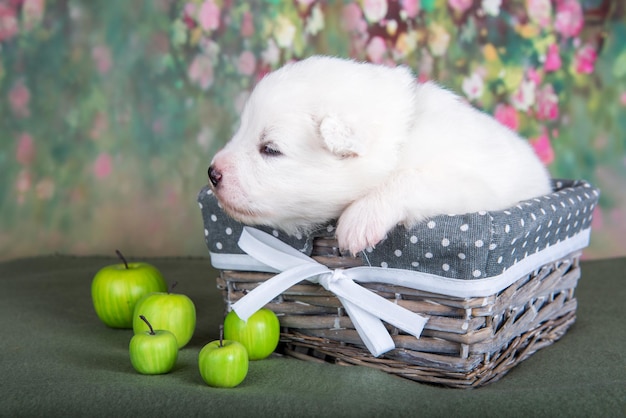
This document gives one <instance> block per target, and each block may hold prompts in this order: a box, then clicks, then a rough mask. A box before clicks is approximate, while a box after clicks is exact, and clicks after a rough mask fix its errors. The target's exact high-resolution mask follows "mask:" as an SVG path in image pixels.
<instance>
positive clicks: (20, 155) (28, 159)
mask: <svg viewBox="0 0 626 418" xmlns="http://www.w3.org/2000/svg"><path fill="white" fill-rule="evenodd" d="M15 159H16V160H17V162H18V163H20V164H22V165H30V164H31V163H32V162H33V160H34V159H35V142H34V141H33V137H32V136H30V134H28V133H23V134H21V135H20V136H19V138H18V139H17V148H16V150H15Z"/></svg>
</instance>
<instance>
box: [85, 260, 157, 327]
mask: <svg viewBox="0 0 626 418" xmlns="http://www.w3.org/2000/svg"><path fill="white" fill-rule="evenodd" d="M115 252H116V253H117V255H118V256H119V257H120V258H121V259H122V261H123V263H122V264H115V265H111V266H106V267H103V268H102V269H100V270H99V271H98V272H97V273H96V275H95V276H94V278H93V281H92V282H91V299H92V301H93V307H94V309H95V310H96V314H97V315H98V318H100V320H101V321H102V322H104V323H105V324H107V325H108V326H110V327H112V328H132V326H133V311H134V309H135V304H136V303H137V301H138V300H139V299H140V298H141V297H143V296H145V295H146V294H148V293H152V292H164V291H166V290H167V283H165V280H164V279H163V276H162V275H161V273H160V272H159V270H157V268H156V267H154V266H152V265H150V264H148V263H128V262H127V261H126V259H125V258H124V256H123V255H122V253H120V252H119V251H117V250H116V251H115Z"/></svg>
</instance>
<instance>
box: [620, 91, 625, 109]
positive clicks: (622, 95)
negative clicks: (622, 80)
mask: <svg viewBox="0 0 626 418" xmlns="http://www.w3.org/2000/svg"><path fill="white" fill-rule="evenodd" d="M619 101H620V103H621V105H622V106H626V91H625V92H622V94H621V95H620V96H619Z"/></svg>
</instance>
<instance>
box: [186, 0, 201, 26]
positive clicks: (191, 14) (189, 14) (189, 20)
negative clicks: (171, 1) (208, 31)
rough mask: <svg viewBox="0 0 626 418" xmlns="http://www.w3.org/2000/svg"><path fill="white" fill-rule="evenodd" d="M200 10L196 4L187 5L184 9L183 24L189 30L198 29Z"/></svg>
mask: <svg viewBox="0 0 626 418" xmlns="http://www.w3.org/2000/svg"><path fill="white" fill-rule="evenodd" d="M197 11H198V8H197V6H196V4H195V3H191V2H189V3H185V7H183V22H184V23H185V26H187V29H193V28H195V27H196V13H197Z"/></svg>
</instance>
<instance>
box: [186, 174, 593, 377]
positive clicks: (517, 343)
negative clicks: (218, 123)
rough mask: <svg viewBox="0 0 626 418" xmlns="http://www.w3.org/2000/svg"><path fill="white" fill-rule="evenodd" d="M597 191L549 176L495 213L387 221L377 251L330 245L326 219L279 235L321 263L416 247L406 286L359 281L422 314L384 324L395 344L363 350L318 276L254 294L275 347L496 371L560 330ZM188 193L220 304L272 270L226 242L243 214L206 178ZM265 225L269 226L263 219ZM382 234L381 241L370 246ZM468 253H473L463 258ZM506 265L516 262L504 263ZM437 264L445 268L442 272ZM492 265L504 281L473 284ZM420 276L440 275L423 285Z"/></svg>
mask: <svg viewBox="0 0 626 418" xmlns="http://www.w3.org/2000/svg"><path fill="white" fill-rule="evenodd" d="M598 195H599V192H598V191H597V189H594V188H592V187H591V186H590V185H589V184H588V183H585V182H580V181H571V182H567V183H564V182H560V181H559V182H557V183H555V192H554V193H552V194H550V195H546V196H544V197H542V198H540V199H533V200H531V201H527V202H522V203H521V204H519V205H517V206H516V207H515V208H511V209H510V210H506V211H502V212H500V213H488V214H485V213H479V214H471V215H467V216H465V217H460V216H454V215H449V216H442V217H439V218H435V219H434V221H433V222H431V223H432V224H437V227H441V229H440V230H439V232H435V231H437V229H436V228H432V226H433V225H426V226H424V225H422V226H418V227H416V229H413V230H411V231H405V230H398V231H397V232H396V231H394V234H395V235H390V236H389V237H388V239H387V240H386V241H385V242H384V243H383V244H384V245H381V246H379V247H380V248H378V247H377V249H376V251H377V252H373V253H370V254H369V255H365V254H364V257H358V258H354V257H351V256H346V255H343V254H342V253H341V252H340V251H339V250H338V249H337V242H336V241H335V239H334V238H333V237H332V232H333V229H332V228H328V230H327V231H326V232H324V233H320V234H319V235H314V236H310V237H301V238H298V239H297V240H295V241H294V242H289V245H290V246H292V247H293V248H301V250H300V251H302V252H304V253H306V254H307V255H309V256H310V257H311V258H312V259H314V260H315V261H317V262H318V263H321V264H323V265H325V266H327V267H328V268H329V269H331V270H332V269H339V268H342V269H349V268H351V267H361V266H369V267H371V266H374V265H381V266H384V267H383V268H384V269H387V267H389V268H391V267H394V268H400V269H403V268H402V267H401V266H399V267H397V266H392V265H391V263H392V262H396V259H398V260H400V259H401V257H399V255H400V253H402V257H404V256H405V255H406V256H407V257H408V258H407V259H408V260H409V261H410V260H411V259H414V258H412V257H419V256H420V255H421V254H425V256H421V258H419V260H420V263H419V267H418V268H419V269H425V271H424V274H425V275H426V276H425V277H426V281H424V282H422V284H420V285H416V286H413V284H411V286H412V287H410V288H409V287H403V286H399V285H393V284H388V283H384V282H382V281H381V282H375V281H374V282H364V283H360V285H361V286H363V287H364V288H366V289H369V290H370V291H372V292H373V293H375V294H376V295H378V296H381V297H383V298H385V299H387V300H389V301H391V302H393V303H394V304H397V305H399V306H401V307H402V308H405V309H407V310H409V311H411V312H413V313H415V314H419V315H422V316H426V317H427V318H428V320H427V322H426V325H425V327H424V330H423V332H422V333H421V335H420V337H419V338H415V337H414V336H412V335H409V334H406V333H404V332H403V331H401V330H399V329H397V328H395V327H393V326H391V325H389V324H385V327H386V328H387V330H388V331H389V333H390V335H391V337H392V339H393V342H394V344H395V348H394V349H392V350H390V351H387V352H385V353H384V354H382V355H380V356H378V357H375V356H373V355H372V354H370V352H369V351H368V349H367V348H366V347H365V345H364V343H363V341H362V339H361V337H360V335H359V333H358V332H357V331H356V329H355V327H354V325H353V323H352V321H351V319H350V317H349V316H348V314H347V312H346V310H345V308H344V307H343V306H342V304H341V302H340V301H339V299H338V298H337V297H336V296H335V295H334V294H333V293H331V292H329V291H327V290H325V289H324V287H322V286H321V285H319V284H317V283H315V282H310V281H307V280H302V281H301V282H299V283H298V284H296V285H294V286H292V287H290V288H288V289H287V290H285V291H283V292H282V293H281V294H279V295H278V296H277V297H276V298H274V299H273V300H272V301H271V302H270V303H268V304H267V305H266V307H267V308H269V309H271V310H273V311H274V312H275V313H276V314H277V315H278V317H279V320H280V323H281V327H282V332H281V346H280V347H281V350H282V351H283V352H284V353H285V354H287V355H290V356H293V357H296V358H300V359H304V360H309V361H318V362H334V363H337V364H344V365H362V366H368V367H373V368H377V369H380V370H382V371H385V372H388V373H392V374H395V375H398V376H401V377H404V378H408V379H412V380H415V381H419V382H427V383H433V384H439V385H444V386H447V387H457V388H471V387H479V386H482V385H485V384H487V383H490V382H494V381H497V380H498V379H500V378H501V377H503V376H504V375H505V374H506V373H507V372H508V371H509V370H510V369H511V368H513V367H514V366H515V365H517V364H519V363H520V362H521V361H523V360H524V359H526V358H528V357H529V356H530V355H532V354H533V353H535V352H536V351H537V350H540V349H541V348H544V347H546V346H548V345H550V344H552V343H554V342H555V341H557V340H558V339H559V338H561V337H562V336H563V335H564V334H565V333H566V331H567V330H568V328H569V327H570V326H571V325H572V324H573V323H574V321H575V318H576V308H577V301H576V298H575V297H574V291H575V288H576V285H577V282H578V279H579V278H580V275H581V274H580V266H579V260H580V256H581V250H582V248H583V247H584V246H585V245H586V243H587V240H588V236H589V235H588V234H589V232H590V226H591V220H592V212H593V208H594V207H595V205H596V204H597V200H598ZM198 201H199V203H200V207H201V210H202V214H203V219H204V225H205V237H206V242H207V246H208V248H209V252H210V254H211V262H212V264H213V265H214V267H216V268H218V269H219V271H220V274H219V277H218V278H217V285H218V288H219V289H220V290H221V291H222V294H223V298H224V301H225V303H226V307H227V310H230V307H231V306H232V304H234V303H235V302H237V301H239V300H240V299H241V298H243V297H244V296H245V295H246V294H248V293H249V292H251V291H253V290H254V289H255V288H256V287H257V286H259V285H260V284H262V283H264V282H266V281H268V280H270V279H272V278H273V277H274V276H275V275H276V273H270V272H266V271H268V270H263V268H261V269H260V270H259V269H258V267H259V266H258V264H255V263H252V264H250V260H248V258H246V257H248V256H247V255H246V254H245V253H244V252H243V251H241V250H240V249H238V248H237V237H239V233H240V231H241V228H242V227H243V226H242V225H240V224H237V223H236V222H234V221H233V220H232V219H230V218H228V217H227V216H226V215H225V214H223V213H222V212H221V208H220V207H219V204H218V203H217V201H216V200H215V198H214V196H212V194H211V192H210V190H209V189H207V188H204V189H203V190H201V192H200V194H199V196H198ZM466 222H467V223H469V227H468V224H467V223H466ZM473 227H474V228H475V229H474V231H473V235H471V237H470V238H469V239H465V241H458V242H457V240H454V239H450V240H448V239H445V240H443V241H442V239H441V238H440V237H441V235H437V234H441V233H448V231H459V230H460V231H464V232H463V233H464V234H466V235H467V234H468V233H470V232H472V228H473ZM442 231H443V232H442ZM267 232H268V233H271V234H273V235H274V236H279V235H280V234H279V233H278V232H277V231H271V229H269V230H267ZM411 234H415V235H411ZM461 235H462V234H461ZM461 235H459V234H458V232H457V236H461ZM457 236H455V237H457ZM416 237H418V238H417V239H416ZM407 238H408V239H407ZM450 238H453V236H452V235H450ZM511 238H512V239H511ZM287 239H289V238H287ZM420 245H421V247H418V246H420ZM385 246H386V247H387V251H385V252H384V253H382V252H381V251H379V250H383V249H385ZM397 248H401V249H402V251H398V250H397ZM415 248H418V249H417V250H415ZM481 251H482V252H481ZM461 252H462V253H461ZM381 254H382V255H381ZM555 254H558V256H555ZM457 255H458V256H457ZM461 256H462V257H461ZM518 257H521V259H518ZM533 257H535V258H533ZM459 260H461V261H459ZM532 260H534V261H532ZM537 260H540V261H539V262H537ZM531 261H532V262H531ZM401 262H404V261H401ZM469 262H472V263H473V264H470V265H467V266H466V264H467V263H469ZM518 262H519V264H518ZM529 262H530V263H529ZM229 263H232V264H233V265H234V266H233V267H230V266H229ZM455 263H457V264H455ZM481 263H482V264H481ZM525 263H526V264H525ZM522 265H524V266H526V267H525V268H524V269H523V270H522V269H517V270H516V267H519V266H522ZM442 266H445V268H443V270H441V269H442ZM503 266H504V267H503ZM528 266H532V267H531V268H527V267H528ZM369 267H367V268H369ZM379 268H380V267H379ZM437 269H439V270H437ZM463 269H465V270H463ZM453 270H454V274H453V275H452V276H450V274H452V272H453ZM269 271H271V270H269ZM396 271H401V270H396ZM477 271H478V272H483V273H484V275H483V276H486V277H485V278H484V280H483V276H481V277H480V279H481V280H478V281H474V278H476V276H477V274H474V272H477ZM515 271H524V273H520V274H519V275H516V274H517V273H515ZM433 272H434V273H433ZM437 273H438V274H437ZM394 274H397V273H394ZM445 274H448V275H449V276H448V277H447V278H446V277H443V276H442V275H445ZM499 274H501V275H503V276H504V275H508V278H509V279H507V281H505V282H498V283H504V285H498V286H495V287H487V288H486V289H488V290H486V291H476V290H475V289H477V288H475V287H474V286H480V285H481V283H485V280H487V281H488V282H489V280H490V279H491V278H498V277H499ZM457 276H458V277H457ZM520 276H521V277H520ZM438 277H439V278H438ZM450 280H452V281H454V282H455V283H454V285H459V284H461V285H463V286H466V288H469V289H472V290H471V291H470V293H472V295H471V296H472V297H466V293H463V292H459V291H458V288H457V290H453V288H454V286H453V288H450V287H448V285H449V284H450ZM431 283H440V284H441V283H443V284H444V286H443V287H438V286H435V287H429V286H430V284H431ZM474 283H476V285H474ZM418 289H421V290H418ZM434 289H437V290H434ZM439 289H443V290H439ZM474 294H479V295H480V297H474V296H473V295H474ZM459 295H462V296H459Z"/></svg>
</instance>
